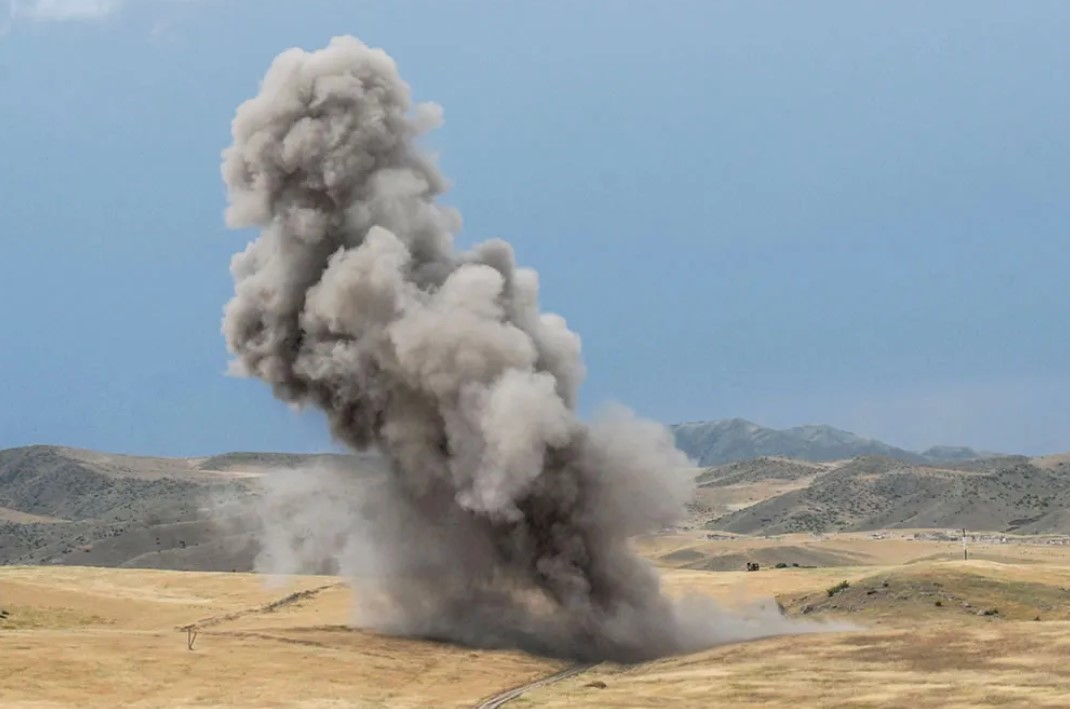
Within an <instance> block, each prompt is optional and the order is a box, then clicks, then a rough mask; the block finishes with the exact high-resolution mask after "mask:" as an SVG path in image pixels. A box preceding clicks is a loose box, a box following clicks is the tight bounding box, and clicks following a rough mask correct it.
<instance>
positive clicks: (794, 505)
mask: <svg viewBox="0 0 1070 709" xmlns="http://www.w3.org/2000/svg"><path fill="white" fill-rule="evenodd" d="M741 468H745V471H744V472H742V473H741V472H740V469H741ZM809 470H810V472H811V475H810V477H809V478H808V479H806V481H805V482H806V484H804V485H800V486H796V487H795V488H794V489H789V490H787V491H784V492H782V493H780V494H775V495H771V496H768V497H766V498H764V499H762V500H760V501H758V502H756V503H755V504H753V505H749V506H746V507H743V508H742V509H737V510H734V511H730V512H728V513H727V514H723V515H720V516H716V517H714V518H713V519H710V520H708V521H707V522H706V526H707V527H709V528H711V529H719V530H724V531H729V532H734V533H738V534H784V533H790V532H815V533H820V532H835V531H862V530H876V529H893V528H901V529H911V528H915V529H916V528H960V527H967V528H970V529H975V530H985V531H1001V532H1015V533H1027V534H1028V533H1052V532H1059V533H1066V532H1070V512H1068V509H1070V470H1068V469H1066V464H1065V463H1064V464H1061V465H1060V466H1055V467H1051V466H1046V465H1044V464H1043V459H1040V460H1031V459H1029V458H1025V457H1020V456H1019V457H1004V458H992V459H987V460H984V461H972V462H966V463H958V464H954V463H949V464H943V465H936V464H919V463H909V462H904V461H902V460H895V459H892V458H884V457H862V458H855V459H852V460H850V461H846V462H841V463H838V464H828V465H826V467H825V468H824V469H815V468H810V469H809ZM806 472H807V469H806V468H805V467H804V466H802V465H800V464H798V463H793V462H790V461H783V460H780V459H759V460H756V461H750V462H749V463H747V464H731V465H727V466H721V467H719V468H713V469H710V470H708V471H706V472H705V473H703V474H702V475H701V476H700V477H699V481H700V485H701V486H702V488H706V489H709V488H715V487H722V488H731V487H732V486H733V485H739V484H741V481H746V482H748V483H752V484H753V483H758V482H760V481H763V480H770V479H774V480H775V479H781V478H783V476H785V475H786V474H796V476H797V478H799V479H802V476H803V474H805V473H806Z"/></svg>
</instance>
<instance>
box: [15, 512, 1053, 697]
mask: <svg viewBox="0 0 1070 709" xmlns="http://www.w3.org/2000/svg"><path fill="white" fill-rule="evenodd" d="M640 547H641V549H642V550H643V553H644V554H646V555H647V556H649V557H651V558H652V559H654V560H655V561H656V562H657V563H658V564H659V565H660V566H661V567H662V573H663V576H664V579H665V583H666V585H667V587H668V588H669V589H670V590H671V592H673V593H700V594H705V595H710V596H714V597H716V598H718V599H721V600H722V601H723V602H724V603H725V604H727V605H729V606H732V605H738V604H741V603H743V602H746V601H748V600H752V599H766V598H769V597H772V596H775V597H776V599H777V600H778V601H779V602H780V603H781V604H782V605H783V606H784V608H785V609H786V612H787V613H788V614H790V615H793V616H799V617H801V618H806V619H818V620H839V621H847V622H850V623H852V624H854V626H855V627H856V629H854V630H849V631H840V632H834V633H827V634H803V635H793V636H785V637H778V638H771V639H765V640H758V641H753V642H749V643H743V644H733V645H726V646H722V647H717V648H713V649H711V650H707V651H703V652H699V653H696V654H692V655H687V656H683V657H676V658H667V659H662V660H658V661H655V662H650V663H645V664H640V665H634V666H618V665H612V664H602V665H597V666H594V667H591V668H587V669H585V670H584V671H582V672H579V673H577V674H575V675H573V676H571V677H567V678H565V679H562V680H561V681H559V682H555V683H552V684H548V685H545V686H543V687H536V688H533V689H531V690H529V691H526V692H524V693H522V694H520V695H519V696H517V697H515V698H513V699H511V700H510V701H509V702H508V706H516V707H523V706H548V707H557V706H560V707H565V706H569V707H574V706H578V707H583V706H590V707H610V706H612V707H641V706H662V705H664V704H665V703H666V701H671V702H672V704H673V706H678V707H709V706H733V707H749V706H755V707H756V706H763V707H775V706H791V707H894V706H911V707H918V708H923V707H980V706H1001V707H1007V706H1017V707H1065V706H1067V701H1068V700H1067V698H1068V697H1070V667H1068V666H1067V665H1066V663H1065V661H1064V660H1065V657H1066V654H1067V653H1068V652H1070V546H1060V545H1051V544H1014V543H1009V542H1008V543H1006V544H1002V543H996V544H981V543H977V544H974V545H973V547H972V553H973V556H974V559H971V560H970V561H962V560H961V547H960V546H959V545H958V544H957V543H952V542H940V541H925V540H914V539H913V534H912V533H903V532H898V531H896V532H894V533H889V536H887V537H885V538H882V539H874V538H872V537H871V536H870V535H865V534H843V535H833V536H829V537H825V538H820V539H819V538H815V537H813V536H811V535H792V536H785V537H782V538H778V539H772V538H770V539H764V538H750V537H741V538H735V539H707V538H706V535H705V533H703V532H683V533H677V534H667V535H664V536H660V537H656V538H652V539H646V540H642V541H641V542H640ZM762 555H767V556H768V558H783V559H785V561H783V562H779V563H781V564H785V565H786V566H785V567H783V568H775V567H774V566H769V565H764V564H763V565H762V567H761V570H759V571H758V572H746V571H708V570H703V569H702V568H700V567H702V566H703V563H699V562H700V560H705V566H706V567H716V566H718V565H719V564H717V563H713V560H716V559H725V558H728V557H730V558H739V559H749V558H752V557H761V556H762ZM820 555H826V556H827V557H828V558H829V559H830V560H837V562H838V563H837V565H835V566H828V565H822V566H818V565H816V564H813V565H811V564H807V563H802V564H800V566H799V567H795V566H792V565H791V564H792V563H798V562H791V561H790V559H792V558H796V559H802V560H804V562H806V561H814V560H815V557H816V556H820ZM955 559H958V560H955ZM845 561H850V562H851V564H849V565H843V562H845ZM687 566H690V567H692V568H685V567H687ZM805 566H812V567H811V568H805ZM282 581H284V582H283V583H281V585H275V586H271V585H266V584H265V579H264V578H262V577H257V576H255V575H252V574H245V573H225V572H224V573H205V572H181V571H168V570H147V569H114V568H88V567H74V566H51V567H26V566H9V567H4V568H0V608H3V613H4V616H5V617H3V618H2V619H0V633H2V636H0V641H2V645H3V652H2V653H0V703H2V705H3V706H5V707H35V708H39V707H59V706H100V707H104V706H109V707H110V706H137V707H160V706H168V707H171V706H199V707H221V706H228V707H230V706H237V707H265V706H277V707H387V706H389V707H439V706H442V707H469V706H480V705H481V703H482V702H483V701H484V700H487V699H490V698H492V697H493V696H495V695H496V694H498V693H500V692H505V691H506V690H508V689H510V688H512V687H516V686H520V685H525V684H528V683H530V682H534V681H536V680H538V679H539V678H542V677H545V676H549V675H552V674H554V673H557V672H560V671H562V670H564V669H567V668H568V667H569V664H568V663H566V662H561V661H556V660H547V659H543V658H537V657H531V656H528V655H525V654H523V653H520V652H513V651H483V650H472V649H467V648H460V647H454V646H450V645H444V644H440V643H431V642H422V641H418V640H411V639H401V638H391V637H384V636H380V635H376V634H373V633H368V632H364V631H359V630H353V629H351V628H349V627H348V625H347V623H348V621H349V619H350V617H351V608H352V603H353V599H352V597H351V595H350V591H349V590H348V589H347V588H346V587H345V586H344V585H343V584H340V583H339V579H337V578H333V577H296V578H290V579H285V580H282ZM843 582H847V586H846V587H843ZM837 587H840V588H839V590H834V589H836V588H837ZM830 590H833V593H832V595H830V594H829V591H830ZM191 626H192V627H193V629H195V631H196V635H192V633H191V631H190V630H189V628H190V627H191ZM191 640H192V649H190V648H189V647H188V645H189V643H190V641H191ZM487 706H499V705H496V704H494V703H490V704H487Z"/></svg>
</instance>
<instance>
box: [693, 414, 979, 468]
mask: <svg viewBox="0 0 1070 709" xmlns="http://www.w3.org/2000/svg"><path fill="white" fill-rule="evenodd" d="M672 431H673V434H674V435H675V437H676V445H677V447H678V448H679V449H680V450H682V451H683V452H684V453H686V454H687V455H688V456H690V457H691V458H692V460H695V461H696V462H697V464H698V465H702V466H707V465H722V464H724V463H731V462H734V461H741V460H747V459H750V458H758V457H762V456H778V457H783V458H796V459H799V460H808V461H816V462H821V461H832V460H843V459H845V458H855V457H859V456H884V457H887V458H895V459H897V460H905V461H910V462H914V463H933V462H952V461H963V460H973V459H979V458H986V457H991V456H992V455H994V454H992V453H985V452H983V451H976V450H973V449H972V448H964V447H955V446H934V447H932V448H930V449H928V450H927V451H925V452H924V453H918V452H916V451H909V450H905V449H903V448H897V447H896V446H891V445H888V444H887V443H882V442H881V441H878V440H875V439H872V438H863V437H862V436H858V435H855V434H853V433H849V432H847V431H841V430H840V429H837V428H833V427H831V426H797V427H795V428H786V429H782V430H778V429H774V428H768V427H766V426H762V425H760V424H756V423H754V422H752V421H747V420H745V419H740V418H734V419H724V420H721V421H697V422H692V423H682V424H677V425H675V426H673V427H672Z"/></svg>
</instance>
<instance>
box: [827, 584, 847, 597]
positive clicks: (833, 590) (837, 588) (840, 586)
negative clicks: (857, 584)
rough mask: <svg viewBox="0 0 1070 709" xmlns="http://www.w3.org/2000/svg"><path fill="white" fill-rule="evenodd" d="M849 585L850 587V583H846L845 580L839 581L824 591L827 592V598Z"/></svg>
mask: <svg viewBox="0 0 1070 709" xmlns="http://www.w3.org/2000/svg"><path fill="white" fill-rule="evenodd" d="M850 587H851V584H849V583H847V582H846V581H840V582H839V583H838V584H836V585H835V586H832V587H831V588H829V589H827V590H826V591H825V593H827V594H828V595H829V598H832V597H833V596H835V595H836V594H837V593H839V592H840V591H843V590H845V589H848V588H850Z"/></svg>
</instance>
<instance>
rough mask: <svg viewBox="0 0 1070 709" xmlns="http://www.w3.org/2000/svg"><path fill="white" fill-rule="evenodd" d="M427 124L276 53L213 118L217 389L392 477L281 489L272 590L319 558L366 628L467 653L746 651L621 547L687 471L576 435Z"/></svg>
mask: <svg viewBox="0 0 1070 709" xmlns="http://www.w3.org/2000/svg"><path fill="white" fill-rule="evenodd" d="M440 120H441V110H440V109H439V108H438V107H437V106H435V105H433V104H419V105H414V104H413V103H412V102H411V100H410V94H409V88H408V86H407V85H406V84H405V82H404V81H402V79H401V78H400V76H399V75H398V71H397V68H396V66H395V64H394V62H393V60H392V59H391V58H390V57H389V56H388V55H387V54H386V53H384V52H383V51H381V50H379V49H373V48H369V47H367V46H365V45H364V44H362V43H361V42H360V41H358V40H356V39H354V38H351V37H338V38H335V39H333V40H332V41H331V42H330V44H329V46H328V47H327V48H325V49H323V50H320V51H314V52H305V51H302V50H298V49H293V50H289V51H287V52H284V53H283V54H281V55H279V56H278V57H277V58H276V59H275V61H274V62H273V64H272V66H271V68H270V69H269V71H268V72H267V75H266V76H265V77H264V79H263V82H262V84H261V87H260V92H259V94H258V95H257V96H256V97H255V98H252V99H251V100H249V101H246V102H245V103H244V104H242V105H241V106H240V107H239V108H238V111H237V114H236V116H235V118H234V121H233V125H232V132H233V145H232V146H231V147H229V148H228V149H227V150H226V151H225V152H224V157H223V168H222V172H223V176H224V179H225V182H226V185H227V189H228V193H229V200H230V204H229V207H228V209H227V212H226V219H227V223H228V225H229V226H230V227H233V228H247V227H255V228H257V229H258V230H259V235H258V237H257V238H256V239H255V240H254V241H253V242H251V243H250V244H249V246H248V247H247V248H246V249H245V251H244V252H242V253H240V254H238V255H237V256H235V258H234V260H233V263H232V266H231V270H232V273H233V276H234V281H235V296H234V298H233V299H232V300H231V301H230V303H229V304H228V305H227V307H226V310H225V316H224V323H223V331H224V334H225V336H226V340H227V344H228V346H229V348H230V350H231V352H232V353H233V354H234V355H235V360H234V362H233V366H234V368H235V371H236V372H237V373H239V374H242V375H248V376H255V377H258V378H260V379H262V380H263V381H264V382H266V383H268V384H270V385H271V387H272V389H273V391H274V393H275V395H276V396H277V397H278V398H280V399H282V400H284V401H287V402H291V403H294V404H297V405H313V406H315V407H318V408H319V409H321V410H322V411H324V412H325V413H326V415H327V418H328V420H329V422H330V427H331V431H332V434H333V435H334V436H335V437H336V438H337V439H339V440H340V441H343V442H344V443H346V444H347V445H348V446H350V447H352V448H353V449H355V450H364V449H367V448H377V449H379V450H380V451H381V452H382V454H383V456H384V457H385V459H386V461H387V463H388V467H389V469H388V472H387V473H385V474H375V475H367V474H358V473H356V472H354V473H353V475H352V476H349V477H347V476H346V474H344V472H340V471H337V470H333V471H325V472H324V471H321V472H320V473H316V474H310V475H309V477H308V478H306V479H305V480H304V481H302V480H301V479H300V478H294V477H292V476H291V477H290V478H288V479H287V482H286V483H285V484H284V485H283V486H282V487H280V488H279V489H278V490H277V491H281V493H282V494H281V495H277V496H276V497H275V498H273V499H277V500H282V502H280V503H279V505H278V506H277V508H275V509H274V511H272V512H271V514H270V515H269V517H270V519H269V520H268V521H269V523H270V524H269V526H271V527H272V529H273V535H274V537H275V543H274V544H273V547H274V548H288V549H289V550H290V555H291V558H289V559H288V560H286V562H285V565H287V566H289V567H292V568H288V569H287V570H291V571H298V570H301V568H304V567H302V566H301V563H299V562H302V561H308V560H309V559H303V557H310V558H311V557H315V558H319V559H325V558H329V559H334V560H336V566H337V568H336V569H334V570H335V571H338V572H340V573H344V574H346V575H348V576H350V577H351V578H353V579H354V580H355V583H357V584H358V595H359V597H360V603H361V609H362V621H363V622H364V623H366V624H368V625H371V626H373V627H376V628H379V629H382V630H385V631H389V632H396V633H406V634H415V635H421V636H431V637H438V638H443V639H450V640H454V641H458V642H464V643H470V644H476V645H497V646H502V645H505V646H519V647H523V648H526V649H529V650H535V651H539V652H544V653H549V654H554V655H561V656H569V657H578V658H587V659H614V660H622V661H634V660H640V659H644V658H649V657H655V656H659V655H664V654H667V653H672V652H678V651H682V650H688V649H693V648H697V647H700V646H702V645H708V644H711V643H712V642H715V641H717V640H724V639H737V638H738V637H740V634H741V633H742V634H743V635H748V634H749V635H755V634H763V633H761V632H756V631H755V630H754V629H753V628H751V629H748V630H746V631H745V632H744V631H741V630H740V629H739V627H735V628H734V629H733V628H730V627H724V628H721V629H720V630H718V629H717V628H716V627H713V624H712V623H711V622H710V621H711V620H715V619H711V618H704V619H702V620H701V621H700V622H696V617H695V615H694V614H693V613H692V611H691V610H689V609H688V608H685V606H682V605H679V604H677V603H675V602H673V601H671V600H670V599H668V598H667V597H666V596H665V595H664V594H663V593H662V592H661V590H660V589H659V581H658V577H657V574H656V573H655V571H654V570H653V569H652V568H651V567H650V566H649V565H648V564H647V563H646V562H644V561H642V560H641V559H639V558H638V557H637V556H636V555H635V554H634V553H633V552H632V551H631V549H630V548H629V545H628V540H629V538H631V537H633V536H634V535H637V534H641V533H645V532H651V531H655V530H657V529H659V528H662V527H664V526H666V525H670V524H672V523H673V522H674V521H676V520H677V519H678V517H679V515H680V514H681V512H682V511H683V509H684V504H685V502H686V501H687V500H688V498H689V495H690V492H691V491H690V487H689V483H687V482H686V481H685V480H684V479H683V478H681V477H680V476H673V475H670V474H668V471H671V470H673V469H676V468H680V467H683V466H686V465H687V461H686V459H685V458H684V456H683V455H682V454H681V453H680V452H678V451H677V450H676V449H675V447H674V445H673V441H672V438H671V435H670V434H669V433H668V432H667V431H666V430H665V429H664V428H663V427H661V426H659V425H656V424H654V423H650V422H646V421H642V420H639V419H637V418H636V417H634V416H633V415H631V414H630V413H628V412H626V411H623V410H615V411H612V412H610V413H609V414H608V415H606V416H604V417H602V418H600V419H599V420H597V421H596V422H594V423H592V424H589V425H588V424H585V423H583V422H581V421H580V420H579V419H578V418H577V415H576V413H575V405H576V396H577V387H578V386H579V384H580V381H581V379H582V377H583V374H584V368H583V364H582V362H581V358H580V340H579V338H578V337H577V336H576V335H575V334H574V333H573V332H571V331H570V330H569V329H568V327H567V326H566V324H565V321H564V320H563V319H562V318H561V317H559V316H557V315H552V314H547V313H541V312H540V310H539V303H538V279H537V276H536V274H535V273H534V272H533V271H531V270H528V269H524V268H518V267H517V265H516V263H515V260H514V256H513V251H512V249H511V248H510V246H509V244H507V243H506V242H504V241H500V240H492V241H488V242H486V243H483V244H481V245H479V246H477V247H475V248H474V249H473V250H471V251H470V252H467V253H461V252H458V251H456V250H455V249H454V247H453V234H455V233H456V232H457V231H458V229H459V228H460V224H461V220H460V217H459V215H458V214H457V212H456V211H454V210H452V209H450V208H448V207H445V206H443V205H441V204H439V203H438V202H437V201H436V198H438V197H439V196H440V195H441V194H443V192H444V191H445V190H446V189H447V183H446V180H445V179H444V178H443V176H442V175H441V174H440V172H439V170H438V168H437V167H436V165H435V162H434V160H433V158H432V157H431V156H430V155H428V154H426V153H425V152H421V149H420V148H419V146H418V141H419V139H420V137H421V135H423V134H425V133H426V132H427V131H429V130H430V129H432V128H434V127H435V126H436V125H437V124H438V123H439V122H440ZM269 499H271V495H270V494H269ZM283 542H284V543H283ZM737 626H738V623H737ZM767 630H768V628H767ZM777 630H778V629H773V630H769V632H765V633H764V634H772V632H777Z"/></svg>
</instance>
